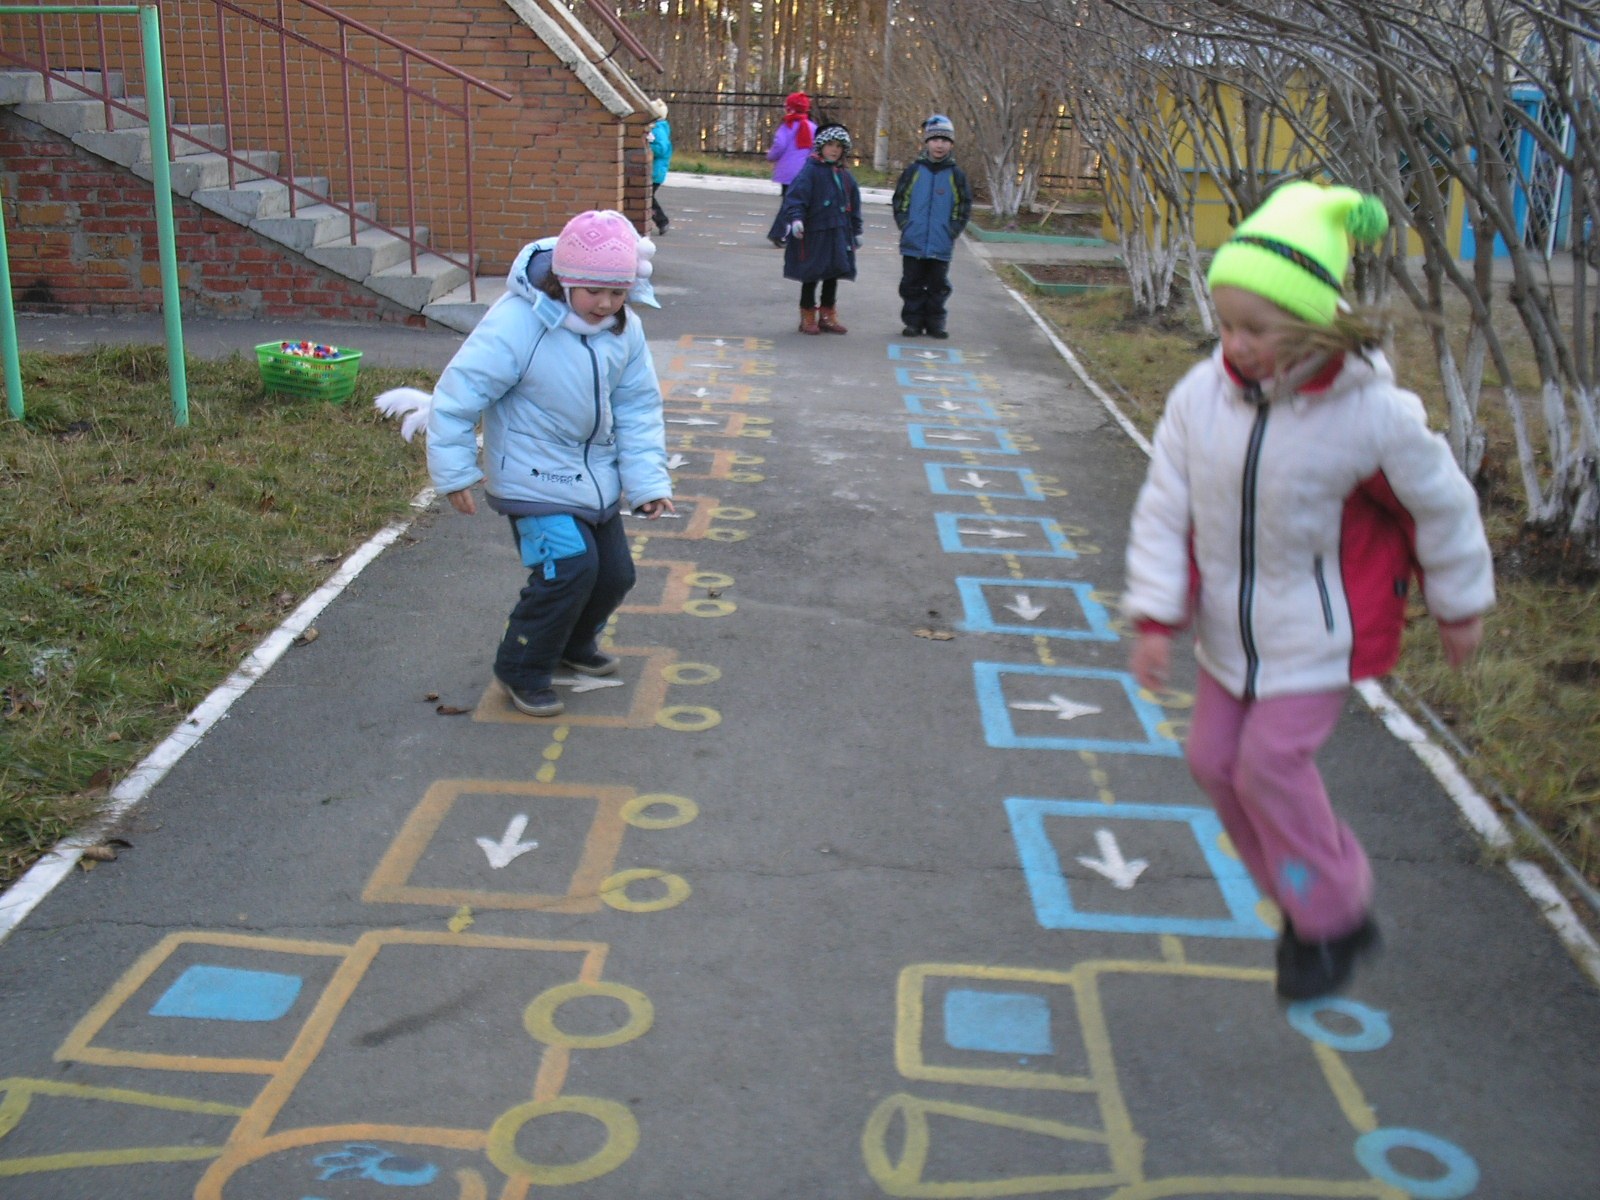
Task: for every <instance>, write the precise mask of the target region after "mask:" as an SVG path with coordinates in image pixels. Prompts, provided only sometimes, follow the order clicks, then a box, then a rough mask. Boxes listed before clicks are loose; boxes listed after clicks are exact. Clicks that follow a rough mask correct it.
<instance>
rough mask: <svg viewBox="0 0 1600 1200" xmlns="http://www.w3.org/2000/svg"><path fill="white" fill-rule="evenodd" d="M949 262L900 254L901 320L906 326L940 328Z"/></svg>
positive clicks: (910, 327) (948, 274)
mask: <svg viewBox="0 0 1600 1200" xmlns="http://www.w3.org/2000/svg"><path fill="white" fill-rule="evenodd" d="M954 290H955V289H953V288H952V287H951V286H950V264H949V263H947V262H946V261H945V260H944V259H942V258H912V257H911V256H910V255H907V254H902V255H901V256H900V300H901V305H900V321H901V323H902V324H904V325H905V326H906V327H907V328H908V329H921V330H928V329H943V328H944V322H945V301H946V300H948V299H950V293H951V292H952V291H954Z"/></svg>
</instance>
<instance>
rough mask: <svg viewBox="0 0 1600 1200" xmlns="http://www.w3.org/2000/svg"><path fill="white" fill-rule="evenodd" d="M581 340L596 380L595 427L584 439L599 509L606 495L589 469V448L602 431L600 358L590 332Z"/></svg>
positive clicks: (586, 462) (585, 465) (586, 468)
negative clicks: (590, 340)
mask: <svg viewBox="0 0 1600 1200" xmlns="http://www.w3.org/2000/svg"><path fill="white" fill-rule="evenodd" d="M579 340H580V341H582V342H583V348H584V349H585V350H587V351H588V352H589V374H590V377H591V378H592V379H593V380H594V427H593V428H591V429H590V430H589V436H588V437H587V438H585V439H584V443H583V469H584V471H585V472H586V473H587V474H588V476H589V486H590V487H592V488H594V506H595V508H596V509H597V510H599V509H603V508H605V503H604V501H605V497H604V496H603V495H601V493H600V481H599V480H598V479H596V478H595V477H594V472H593V471H591V470H589V448H590V447H591V446H593V445H594V439H595V435H596V434H598V433H599V432H600V359H599V356H597V355H596V354H595V352H594V347H593V346H592V345H590V344H589V335H588V334H583V335H582V336H581V337H580V338H579Z"/></svg>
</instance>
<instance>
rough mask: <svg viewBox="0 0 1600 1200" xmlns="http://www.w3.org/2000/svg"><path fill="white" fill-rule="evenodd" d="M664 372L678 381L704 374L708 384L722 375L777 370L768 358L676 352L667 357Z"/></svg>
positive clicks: (775, 372)
mask: <svg viewBox="0 0 1600 1200" xmlns="http://www.w3.org/2000/svg"><path fill="white" fill-rule="evenodd" d="M666 373H667V374H668V375H671V376H672V377H673V378H674V379H676V380H679V381H680V382H681V381H682V380H685V379H692V378H694V377H696V376H704V377H705V379H706V382H707V383H708V384H716V383H721V382H722V376H723V375H739V376H746V375H749V376H764V375H776V374H777V373H778V372H777V367H776V366H774V364H773V363H772V360H770V359H765V358H743V357H738V356H732V357H728V358H718V357H715V356H713V355H708V354H702V353H696V354H678V355H674V356H673V357H672V358H669V359H667V366H666Z"/></svg>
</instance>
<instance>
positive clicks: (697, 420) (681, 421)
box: [667, 417, 716, 425]
mask: <svg viewBox="0 0 1600 1200" xmlns="http://www.w3.org/2000/svg"><path fill="white" fill-rule="evenodd" d="M667 424H668V425H715V424H716V422H715V421H712V420H709V419H707V418H706V417H668V418H667Z"/></svg>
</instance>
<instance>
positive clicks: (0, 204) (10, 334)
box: [0, 198, 22, 421]
mask: <svg viewBox="0 0 1600 1200" xmlns="http://www.w3.org/2000/svg"><path fill="white" fill-rule="evenodd" d="M0 309H4V310H5V311H4V312H3V313H0V350H3V351H4V353H5V356H6V411H7V412H8V413H10V414H11V416H12V417H14V418H15V419H16V420H18V421H20V420H22V364H21V362H20V361H19V360H18V358H17V309H16V305H14V304H13V303H12V300H11V251H10V250H8V249H7V248H6V214H5V201H4V199H3V198H0Z"/></svg>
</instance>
